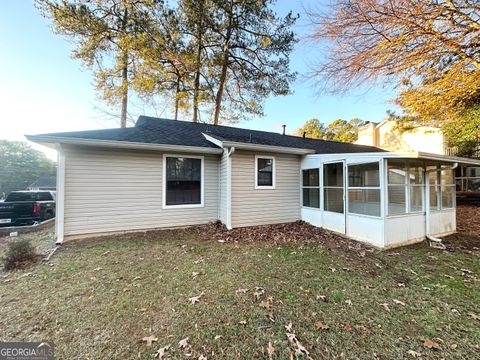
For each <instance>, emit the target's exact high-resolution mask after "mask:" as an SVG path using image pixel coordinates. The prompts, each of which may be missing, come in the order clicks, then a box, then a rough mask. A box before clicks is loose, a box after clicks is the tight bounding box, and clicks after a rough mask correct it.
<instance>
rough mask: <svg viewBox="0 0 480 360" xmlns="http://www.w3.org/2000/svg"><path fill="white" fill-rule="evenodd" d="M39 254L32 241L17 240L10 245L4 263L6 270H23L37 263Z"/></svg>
mask: <svg viewBox="0 0 480 360" xmlns="http://www.w3.org/2000/svg"><path fill="white" fill-rule="evenodd" d="M36 257H37V254H36V253H35V249H34V248H33V246H32V244H31V243H30V240H25V239H23V240H17V241H13V242H11V243H10V244H9V245H8V249H7V253H6V254H5V258H4V261H3V266H4V268H5V270H13V269H21V268H24V267H26V266H27V265H28V264H30V263H32V262H33V261H35V259H36Z"/></svg>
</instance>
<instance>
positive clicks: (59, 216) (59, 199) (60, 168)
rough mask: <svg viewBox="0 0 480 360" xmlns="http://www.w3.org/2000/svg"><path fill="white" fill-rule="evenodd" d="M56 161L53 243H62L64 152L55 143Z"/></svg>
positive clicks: (59, 145)
mask: <svg viewBox="0 0 480 360" xmlns="http://www.w3.org/2000/svg"><path fill="white" fill-rule="evenodd" d="M55 148H56V150H57V156H58V163H57V189H56V199H55V200H56V206H55V244H56V245H60V244H61V243H63V234H64V219H65V152H64V150H63V147H62V145H61V144H56V145H55Z"/></svg>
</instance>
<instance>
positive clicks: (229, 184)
mask: <svg viewBox="0 0 480 360" xmlns="http://www.w3.org/2000/svg"><path fill="white" fill-rule="evenodd" d="M234 152H235V147H234V146H232V147H231V148H230V149H229V150H228V152H227V223H226V225H227V229H228V230H231V229H232V161H231V157H232V155H233V153H234Z"/></svg>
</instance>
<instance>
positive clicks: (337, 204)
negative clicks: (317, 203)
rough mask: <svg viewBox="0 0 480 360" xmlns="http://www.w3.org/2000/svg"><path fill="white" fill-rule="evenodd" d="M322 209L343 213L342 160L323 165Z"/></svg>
mask: <svg viewBox="0 0 480 360" xmlns="http://www.w3.org/2000/svg"><path fill="white" fill-rule="evenodd" d="M323 189H324V190H323V194H324V195H323V198H324V204H323V207H324V210H325V211H331V212H336V213H342V214H343V162H341V163H333V164H325V165H323Z"/></svg>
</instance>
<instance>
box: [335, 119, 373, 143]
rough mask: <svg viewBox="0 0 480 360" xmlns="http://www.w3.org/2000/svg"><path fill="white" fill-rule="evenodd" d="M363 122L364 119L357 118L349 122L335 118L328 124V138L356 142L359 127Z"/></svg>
mask: <svg viewBox="0 0 480 360" xmlns="http://www.w3.org/2000/svg"><path fill="white" fill-rule="evenodd" d="M363 124H364V121H362V120H360V119H356V118H354V119H351V120H350V121H348V122H347V121H345V120H342V119H337V120H334V121H332V122H331V123H330V124H329V125H328V126H327V129H326V139H327V140H333V141H340V142H347V143H354V142H355V141H357V140H358V127H359V126H361V125H363Z"/></svg>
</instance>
